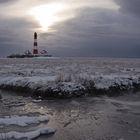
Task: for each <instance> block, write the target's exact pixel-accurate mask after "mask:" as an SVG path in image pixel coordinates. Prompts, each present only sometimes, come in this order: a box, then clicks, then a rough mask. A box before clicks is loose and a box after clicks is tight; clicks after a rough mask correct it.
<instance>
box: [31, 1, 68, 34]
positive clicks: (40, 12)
mask: <svg viewBox="0 0 140 140" xmlns="http://www.w3.org/2000/svg"><path fill="white" fill-rule="evenodd" d="M67 8H68V7H67V6H66V5H65V4H63V3H51V4H45V5H40V6H36V7H33V8H32V9H31V10H30V11H29V13H30V15H32V16H33V17H34V18H35V19H36V20H37V21H38V23H39V25H40V27H41V30H43V31H49V30H50V28H51V26H52V25H55V24H56V23H57V22H61V21H63V20H66V19H67V18H68V17H67V16H66V15H65V11H67Z"/></svg>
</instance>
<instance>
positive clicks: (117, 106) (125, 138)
mask: <svg viewBox="0 0 140 140" xmlns="http://www.w3.org/2000/svg"><path fill="white" fill-rule="evenodd" d="M0 94H2V96H3V99H2V101H0V116H1V117H2V116H8V115H28V116H36V115H42V114H43V115H47V116H48V117H49V122H48V123H41V124H38V125H35V124H34V125H30V126H28V127H18V126H13V125H11V126H0V133H2V132H4V133H5V132H9V131H12V130H16V131H21V132H25V131H31V130H36V129H37V128H41V127H46V126H48V127H51V128H55V129H56V130H57V131H56V133H55V134H54V135H50V136H41V137H39V138H38V139H37V140H46V139H48V140H139V139H140V93H137V94H129V95H123V96H119V97H85V98H77V99H65V100H57V99H53V100H44V101H36V100H34V99H32V98H30V97H22V96H19V95H18V96H17V94H16V93H12V92H4V91H1V92H0ZM28 94H29V93H28Z"/></svg>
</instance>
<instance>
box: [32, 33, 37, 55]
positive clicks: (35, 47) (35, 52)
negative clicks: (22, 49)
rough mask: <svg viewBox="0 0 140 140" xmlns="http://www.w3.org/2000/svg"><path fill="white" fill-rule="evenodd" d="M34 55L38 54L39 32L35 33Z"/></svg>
mask: <svg viewBox="0 0 140 140" xmlns="http://www.w3.org/2000/svg"><path fill="white" fill-rule="evenodd" d="M33 55H38V43H37V33H36V32H35V33H34V43H33Z"/></svg>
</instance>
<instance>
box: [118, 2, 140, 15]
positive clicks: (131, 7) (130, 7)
mask: <svg viewBox="0 0 140 140" xmlns="http://www.w3.org/2000/svg"><path fill="white" fill-rule="evenodd" d="M116 3H117V4H119V5H120V7H121V8H120V10H121V11H122V12H124V13H131V14H134V15H136V16H138V17H140V0H116Z"/></svg>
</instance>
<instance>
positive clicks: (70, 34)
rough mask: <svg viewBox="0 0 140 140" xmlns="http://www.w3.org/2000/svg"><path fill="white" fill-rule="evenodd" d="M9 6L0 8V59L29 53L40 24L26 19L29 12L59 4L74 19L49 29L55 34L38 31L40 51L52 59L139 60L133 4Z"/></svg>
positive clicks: (93, 1)
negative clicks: (42, 50)
mask: <svg viewBox="0 0 140 140" xmlns="http://www.w3.org/2000/svg"><path fill="white" fill-rule="evenodd" d="M10 1H11V0H9V2H10ZM1 2H2V1H1ZM3 2H4V1H3ZM12 2H13V3H12V5H11V4H8V0H7V5H6V6H3V5H0V8H1V11H3V12H1V13H0V18H1V22H0V33H1V34H0V55H7V54H10V53H13V52H15V53H17V52H24V51H25V50H26V49H30V50H31V49H32V43H33V32H34V31H36V30H37V31H38V29H39V23H38V22H37V21H35V20H33V18H32V17H31V16H29V15H27V13H28V11H29V10H30V8H32V7H36V6H38V5H41V4H48V3H50V2H62V3H66V4H67V5H69V7H70V8H69V9H67V10H68V13H70V14H71V13H73V14H74V15H75V16H74V18H69V19H68V20H65V21H62V22H59V23H57V24H55V25H53V26H51V28H52V29H53V30H54V31H55V32H43V33H42V32H41V31H38V34H39V48H40V49H47V50H48V51H49V52H50V54H53V55H54V56H109V57H140V47H139V46H140V40H139V36H140V29H139V27H140V19H139V18H138V17H139V13H140V12H139V9H137V7H138V4H137V5H136V0H133V1H132V0H131V1H130V0H116V1H115V2H114V0H98V1H97V0H87V1H85V0H70V1H67V0H60V1H58V0H43V1H38V0H30V1H27V0H18V1H16V0H15V1H14V0H12ZM133 2H134V3H133ZM137 2H138V1H137ZM135 5H136V9H137V10H136V9H134V7H135ZM7 11H8V12H7ZM134 15H135V16H134Z"/></svg>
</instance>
